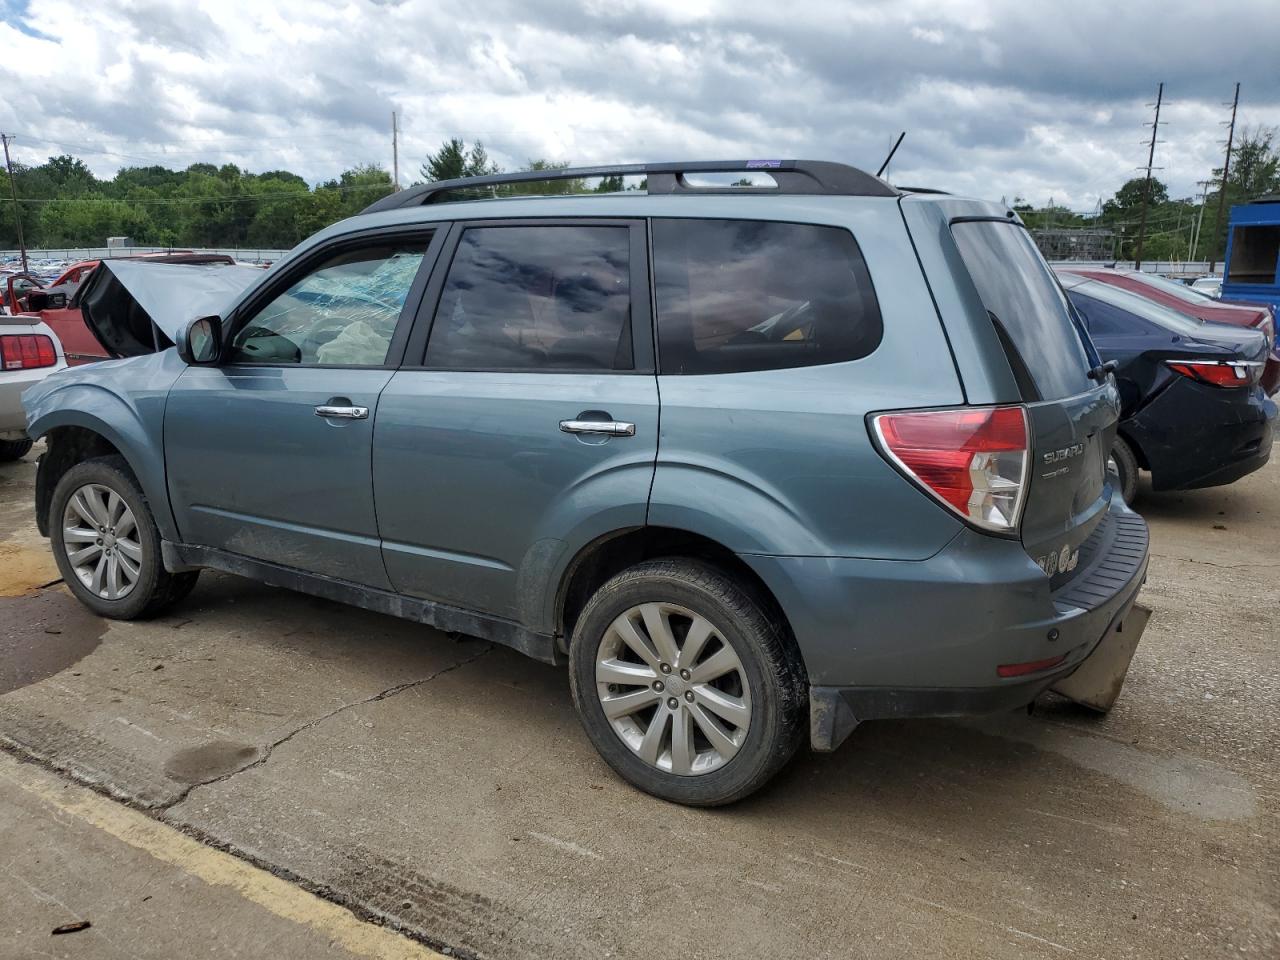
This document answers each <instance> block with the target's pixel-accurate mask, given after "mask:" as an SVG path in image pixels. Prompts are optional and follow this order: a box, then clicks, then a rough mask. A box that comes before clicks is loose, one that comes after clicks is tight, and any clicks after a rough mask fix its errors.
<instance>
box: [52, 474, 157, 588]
mask: <svg viewBox="0 0 1280 960" xmlns="http://www.w3.org/2000/svg"><path fill="white" fill-rule="evenodd" d="M62 549H63V550H64V551H66V555H67V560H68V562H69V563H70V564H71V569H72V570H74V571H75V573H76V577H77V578H78V579H79V580H80V582H81V583H82V584H84V585H85V587H86V588H87V589H88V590H91V591H92V592H93V593H95V594H97V595H98V596H99V597H101V598H102V599H104V600H119V599H121V598H123V597H126V596H128V594H129V591H131V590H132V589H133V588H134V586H135V585H136V584H137V582H138V578H139V577H141V576H142V542H141V541H140V540H139V539H138V522H137V520H136V519H135V518H134V515H133V511H132V510H130V509H129V505H128V504H127V503H125V502H124V498H123V497H122V496H120V494H118V493H116V492H115V491H114V490H112V489H111V488H110V487H107V486H104V485H103V484H101V483H86V484H85V485H84V486H82V487H78V488H77V489H76V490H75V492H74V493H72V494H71V497H70V499H68V500H67V508H66V509H65V510H64V511H63V513H62Z"/></svg>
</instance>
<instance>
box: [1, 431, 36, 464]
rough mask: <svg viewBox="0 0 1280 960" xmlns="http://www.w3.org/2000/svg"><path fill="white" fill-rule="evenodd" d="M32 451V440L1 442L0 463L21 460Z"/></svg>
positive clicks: (24, 438)
mask: <svg viewBox="0 0 1280 960" xmlns="http://www.w3.org/2000/svg"><path fill="white" fill-rule="evenodd" d="M30 451H31V438H30V437H23V438H22V439H21V440H0V463H3V462H5V461H8V460H21V459H22V458H23V457H25V456H26V455H27V454H28V453H29V452H30Z"/></svg>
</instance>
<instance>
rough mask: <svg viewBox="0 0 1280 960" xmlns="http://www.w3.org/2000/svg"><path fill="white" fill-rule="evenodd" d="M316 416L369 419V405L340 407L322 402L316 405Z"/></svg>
mask: <svg viewBox="0 0 1280 960" xmlns="http://www.w3.org/2000/svg"><path fill="white" fill-rule="evenodd" d="M316 416H317V417H325V418H330V417H334V418H337V419H339V420H368V419H369V408H368V407H340V406H336V405H333V404H328V403H322V404H320V406H318V407H316Z"/></svg>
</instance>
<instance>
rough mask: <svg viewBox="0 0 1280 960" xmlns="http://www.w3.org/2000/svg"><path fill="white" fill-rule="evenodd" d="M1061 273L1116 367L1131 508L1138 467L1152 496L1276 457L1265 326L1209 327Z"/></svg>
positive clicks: (1123, 477)
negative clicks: (1265, 382) (1147, 476)
mask: <svg viewBox="0 0 1280 960" xmlns="http://www.w3.org/2000/svg"><path fill="white" fill-rule="evenodd" d="M1058 275H1059V277H1060V278H1061V280H1062V284H1063V286H1064V287H1065V288H1066V291H1067V296H1068V298H1069V299H1070V300H1071V303H1072V305H1073V306H1074V307H1075V308H1076V310H1077V311H1079V313H1080V315H1081V318H1082V319H1083V320H1084V324H1085V329H1086V330H1088V331H1089V335H1090V337H1091V338H1092V340H1093V342H1094V345H1095V346H1096V347H1097V348H1098V353H1099V354H1100V355H1101V356H1102V357H1103V359H1105V360H1111V361H1114V362H1115V363H1116V364H1117V368H1116V382H1117V384H1118V386H1119V388H1120V416H1121V420H1120V428H1119V432H1118V433H1117V434H1116V439H1115V441H1114V443H1113V445H1112V450H1111V456H1112V460H1113V461H1114V464H1115V469H1116V473H1117V475H1118V477H1119V486H1120V490H1121V492H1122V493H1123V495H1124V497H1125V500H1126V502H1129V503H1132V502H1133V499H1134V496H1135V495H1136V493H1137V489H1138V469H1139V467H1142V468H1144V469H1146V470H1149V471H1150V472H1151V486H1152V488H1153V489H1155V490H1189V489H1193V488H1196V487H1214V486H1219V485H1221V484H1226V483H1232V482H1234V481H1236V480H1239V479H1240V478H1241V477H1243V476H1246V475H1247V474H1250V473H1252V472H1253V471H1255V470H1257V469H1258V468H1259V467H1261V466H1263V465H1264V464H1265V463H1266V462H1267V459H1268V458H1269V457H1270V456H1271V444H1272V438H1273V435H1274V431H1275V422H1276V405H1275V403H1274V402H1272V401H1271V400H1270V399H1268V397H1267V395H1266V393H1265V392H1264V391H1263V389H1262V386H1261V380H1262V371H1263V368H1264V366H1265V365H1266V361H1267V348H1268V346H1269V344H1268V342H1267V338H1266V335H1265V334H1264V333H1263V332H1262V331H1261V330H1251V329H1246V328H1243V327H1238V326H1232V325H1230V324H1226V323H1211V322H1208V321H1203V320H1196V319H1194V318H1193V317H1188V316H1184V315H1183V314H1181V313H1177V312H1176V311H1173V310H1168V309H1166V308H1164V307H1162V306H1160V305H1159V304H1158V303H1154V302H1153V301H1150V300H1147V299H1146V298H1144V297H1139V296H1137V295H1136V294H1133V293H1130V292H1129V291H1127V290H1124V289H1121V288H1119V287H1115V286H1112V285H1110V284H1106V283H1099V282H1098V281H1096V280H1089V279H1086V278H1085V277H1082V276H1078V275H1076V274H1073V273H1069V272H1067V271H1060V272H1059V274H1058Z"/></svg>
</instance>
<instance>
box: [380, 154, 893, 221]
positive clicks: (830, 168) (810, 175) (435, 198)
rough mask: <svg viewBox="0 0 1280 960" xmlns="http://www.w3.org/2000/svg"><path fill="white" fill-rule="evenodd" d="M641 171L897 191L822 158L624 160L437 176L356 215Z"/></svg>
mask: <svg viewBox="0 0 1280 960" xmlns="http://www.w3.org/2000/svg"><path fill="white" fill-rule="evenodd" d="M690 173H767V174H769V175H770V176H771V177H773V179H774V182H775V183H776V184H777V186H776V187H728V186H726V187H695V186H690V185H689V184H688V183H687V182H686V181H685V177H684V175H685V174H690ZM620 176H642V177H645V178H647V180H648V184H647V192H648V193H649V194H651V195H654V194H669V193H699V194H703V193H732V194H744V193H745V194H751V193H760V194H779V193H783V194H828V195H838V196H846V197H896V196H898V195H899V193H900V191H898V190H897V189H895V188H894V187H892V186H890V185H889V184H887V183H885V182H884V181H883V180H881V179H880V178H879V177H875V176H872V175H871V174H869V173H867V172H866V171H865V170H859V169H858V168H857V167H850V166H848V165H846V164H843V163H831V162H828V161H825V160H699V161H695V162H690V163H625V164H616V165H613V166H603V167H567V168H565V169H563V170H523V171H520V172H518V173H497V174H493V175H491V176H485V177H463V178H461V179H457V180H438V181H436V182H434V183H424V184H421V185H419V186H416V187H410V188H409V189H408V190H401V191H400V192H398V193H393V194H390V195H389V196H385V197H383V198H382V199H381V200H376V201H374V202H373V203H371V204H369V206H367V207H365V208H364V209H363V210H362V211H360V212H361V213H362V214H365V213H377V212H378V211H380V210H398V209H400V208H401V207H417V206H422V205H424V204H428V203H440V202H442V201H443V200H444V199H445V198H446V195H447V194H449V193H452V192H454V191H458V190H468V191H472V190H475V189H476V188H483V187H497V186H509V185H511V184H519V183H544V182H546V181H548V180H575V179H578V178H588V177H620Z"/></svg>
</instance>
